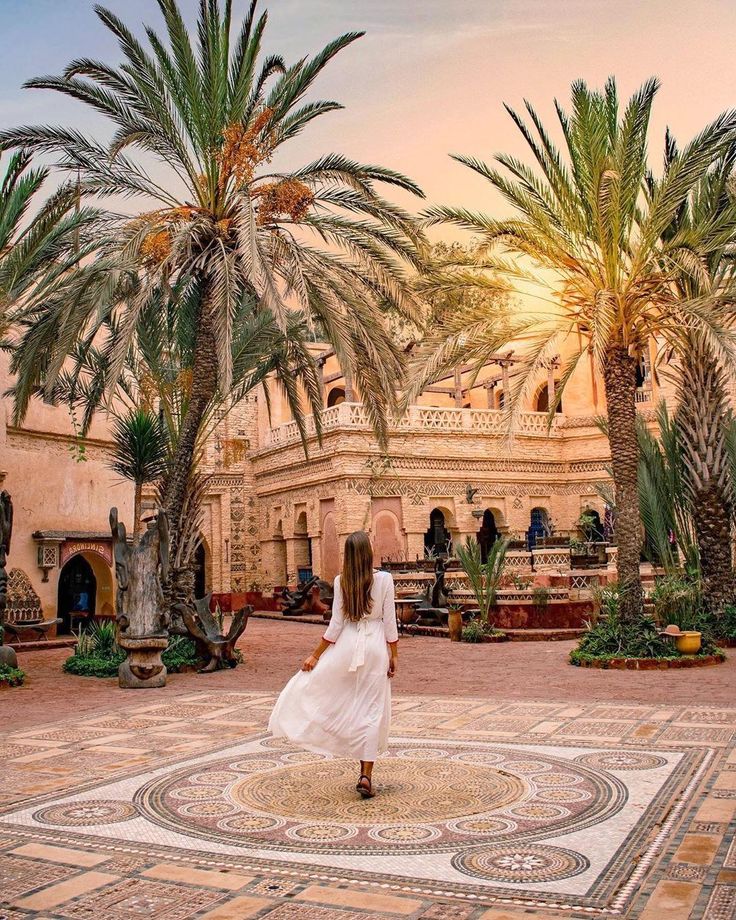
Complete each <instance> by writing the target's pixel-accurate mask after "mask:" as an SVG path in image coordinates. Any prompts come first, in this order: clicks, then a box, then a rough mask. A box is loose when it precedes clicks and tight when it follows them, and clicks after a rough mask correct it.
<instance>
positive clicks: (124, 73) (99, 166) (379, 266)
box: [0, 0, 421, 544]
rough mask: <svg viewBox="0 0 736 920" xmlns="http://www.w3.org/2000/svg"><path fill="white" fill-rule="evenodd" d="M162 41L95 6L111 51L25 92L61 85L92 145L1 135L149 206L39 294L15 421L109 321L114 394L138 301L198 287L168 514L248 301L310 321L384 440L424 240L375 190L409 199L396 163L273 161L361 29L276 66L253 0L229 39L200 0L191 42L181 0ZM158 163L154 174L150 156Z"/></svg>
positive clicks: (211, 0) (58, 133)
mask: <svg viewBox="0 0 736 920" xmlns="http://www.w3.org/2000/svg"><path fill="white" fill-rule="evenodd" d="M157 5H158V8H159V10H160V12H161V14H162V16H163V19H164V22H165V28H166V32H165V36H164V37H163V38H162V37H161V36H159V35H158V34H157V33H156V32H155V31H154V30H153V29H151V28H146V30H145V31H146V37H147V46H146V45H145V44H144V43H142V42H140V41H139V40H138V39H137V38H136V36H135V35H134V34H133V32H132V31H131V30H130V29H129V28H128V27H127V26H126V25H125V24H124V23H123V22H122V21H121V20H120V19H119V18H118V17H117V16H115V15H114V14H113V13H112V12H110V11H109V10H106V9H104V8H102V7H96V12H97V15H98V16H99V18H100V19H101V21H102V22H103V24H104V25H105V26H106V27H107V28H108V29H109V30H110V31H111V32H112V33H113V35H114V36H115V37H116V38H117V40H118V43H119V46H120V50H121V53H122V57H123V63H122V64H121V65H120V66H117V67H114V66H110V65H108V64H105V63H104V62H100V61H95V60H90V59H88V58H81V59H78V60H75V61H73V62H72V63H71V64H70V65H69V66H68V67H67V68H66V70H65V72H64V73H63V75H62V76H60V77H41V78H38V79H34V80H30V81H29V83H28V84H27V85H28V86H30V87H34V88H40V89H50V90H54V91H57V92H60V93H63V94H65V95H68V96H71V97H72V98H75V99H77V100H80V101H81V102H83V103H85V104H86V105H88V106H90V107H91V108H93V109H94V110H96V111H97V112H99V113H102V115H104V116H105V117H106V118H107V119H108V121H109V122H110V124H111V126H112V128H113V129H114V134H113V137H112V140H111V142H110V143H109V144H101V143H99V142H97V141H95V140H93V139H91V138H87V137H85V136H84V135H83V134H81V133H80V132H78V131H76V130H74V129H72V128H57V127H43V126H41V127H22V128H17V129H14V130H10V131H6V132H3V133H2V135H0V143H5V144H9V145H16V146H21V145H22V146H25V147H27V148H29V149H32V150H34V151H39V152H44V153H52V154H56V155H57V161H56V165H57V167H58V168H60V169H62V170H67V171H71V172H72V173H73V174H74V175H78V176H79V188H80V194H81V196H82V197H83V198H86V197H87V196H112V195H114V196H117V197H119V198H124V199H132V198H140V197H142V198H144V199H146V200H147V201H148V202H149V204H148V205H147V210H146V211H145V212H141V213H139V214H138V215H137V216H136V217H134V218H132V219H130V218H126V217H121V216H115V215H112V214H105V215H103V216H101V217H100V219H99V221H98V231H99V245H98V250H97V257H96V259H95V260H94V262H93V263H92V264H91V265H88V266H85V268H84V270H83V271H80V272H78V273H74V274H73V275H72V276H71V277H70V278H69V279H67V284H66V287H65V289H64V290H63V292H62V291H59V292H58V296H56V297H52V298H47V299H46V301H45V303H44V305H43V307H42V309H40V310H39V312H38V313H37V314H36V317H35V323H34V328H33V329H30V330H29V331H28V338H29V340H30V342H31V343H32V347H31V348H30V349H29V350H28V352H27V354H28V355H31V354H33V355H34V359H33V361H32V362H31V363H28V362H27V361H25V360H23V359H22V357H21V359H19V360H18V361H17V362H16V369H17V371H18V374H19V387H18V394H19V397H18V399H17V401H16V416H17V417H21V416H22V415H23V412H24V411H25V409H26V406H27V400H28V398H30V393H31V392H32V383H29V382H31V381H32V382H38V380H39V378H40V379H41V380H42V382H43V384H44V386H45V388H46V390H47V391H48V392H51V391H53V388H54V385H55V381H56V379H57V377H58V375H59V373H60V371H61V369H62V367H63V364H64V361H65V360H66V358H67V356H68V355H69V354H70V353H72V351H73V350H74V348H75V346H76V344H77V343H78V342H79V341H83V342H89V341H92V340H94V339H95V337H96V336H97V335H99V334H101V333H104V332H105V331H106V330H107V331H109V329H110V327H111V325H114V328H115V330H116V335H115V337H114V339H113V338H112V337H110V338H108V343H107V347H108V351H109V362H110V369H109V374H108V387H109V390H108V397H109V395H110V394H111V393H112V392H113V391H114V388H115V386H116V384H117V381H118V379H119V376H120V371H121V369H122V367H123V365H124V363H125V359H126V355H127V353H128V351H129V348H130V344H131V342H132V340H133V338H134V335H135V330H136V327H137V322H138V317H139V315H140V313H141V311H142V310H144V309H145V306H146V304H147V303H148V302H149V301H150V300H151V299H152V298H153V297H155V296H157V293H158V292H160V291H161V290H162V289H167V288H169V287H171V286H173V285H175V284H186V285H187V286H192V287H193V288H194V290H195V292H196V297H195V300H196V303H197V304H198V314H197V321H196V336H195V339H194V342H193V359H192V383H191V388H190V391H189V393H188V399H187V405H186V411H185V413H184V416H183V419H182V424H181V431H180V435H179V438H178V442H177V445H176V452H175V456H174V459H173V462H172V464H171V467H170V470H169V472H168V474H167V476H166V479H165V482H164V487H163V505H164V508H165V510H166V511H167V512H168V515H169V518H170V520H171V521H172V543H173V544H175V542H176V539H177V535H176V521H178V519H179V517H180V516H181V513H182V509H183V507H184V503H185V496H186V490H187V483H188V481H189V477H190V471H191V469H192V464H193V461H194V457H195V452H196V449H197V443H198V440H199V437H200V434H201V430H202V426H203V423H204V419H205V418H206V415H207V413H208V411H209V409H210V407H211V406H212V404H213V401H214V400H215V399H216V398H217V395H218V394H220V395H221V396H222V395H226V394H227V393H228V392H229V390H230V387H231V383H232V379H233V364H232V340H233V335H234V324H233V315H234V313H235V311H236V308H237V306H238V305H239V304H241V303H242V302H244V301H245V302H247V303H249V304H250V310H251V313H252V314H253V315H256V314H257V313H259V312H261V311H267V312H268V313H269V315H270V316H271V317H273V320H274V321H275V322H276V323H277V325H278V326H279V328H280V329H281V330H282V331H284V330H285V329H286V328H287V326H288V322H289V318H288V314H289V309H288V308H289V307H291V308H292V309H294V310H297V311H299V312H301V313H302V314H303V315H304V316H305V317H306V318H307V319H308V320H309V321H310V322H312V323H315V324H317V325H319V326H320V327H321V328H322V329H323V330H324V332H325V335H326V336H327V338H328V339H329V341H330V342H331V344H332V345H333V346H334V348H335V351H336V353H337V355H338V358H339V360H340V362H341V364H342V366H343V368H344V369H345V370H347V371H349V372H350V373H351V374H352V376H353V378H354V380H355V381H356V384H357V385H358V387H359V389H360V392H361V396H362V399H363V402H364V404H365V406H366V408H367V410H368V412H369V414H370V417H371V419H372V420H373V422H374V425H375V426H376V429H377V431H378V433H379V435H380V436H382V437H384V436H385V434H386V425H387V422H386V416H387V413H388V411H389V410H390V409H391V408H392V405H393V402H394V384H395V381H396V380H397V378H398V377H399V375H400V372H401V369H402V356H401V352H400V350H399V349H398V348H397V346H396V345H395V344H394V343H393V342H392V340H391V337H390V336H389V334H388V331H387V323H386V315H387V313H389V312H392V311H393V312H394V313H397V314H400V315H403V316H406V317H407V318H409V319H413V318H416V317H417V316H418V301H417V300H416V298H415V295H414V294H413V292H412V291H411V287H410V285H409V284H408V282H407V273H408V271H409V270H410V269H411V268H413V267H415V266H416V265H417V259H418V245H419V244H420V242H421V236H420V234H419V232H418V231H417V228H416V225H415V222H414V220H413V219H412V217H411V216H410V215H409V214H408V213H407V212H406V211H404V210H403V209H402V208H400V207H397V206H395V205H393V204H391V203H389V202H388V201H386V200H385V199H384V198H382V197H381V195H380V194H379V192H378V191H377V185H378V184H386V185H388V186H392V187H394V188H399V189H402V190H404V191H407V192H409V193H412V194H415V195H420V194H421V192H420V190H419V189H418V188H417V186H416V185H415V184H414V183H413V182H411V181H410V180H409V179H407V178H406V177H404V176H402V175H401V174H399V173H397V172H394V171H392V170H389V169H386V168H383V167H380V166H370V165H363V164H360V163H357V162H354V161H353V160H350V159H348V158H347V157H344V156H341V155H338V154H327V155H324V156H321V157H319V158H318V159H316V160H314V161H312V162H311V163H309V164H307V165H305V166H303V167H301V168H297V169H286V170H284V169H281V170H279V169H276V168H275V167H274V166H271V164H272V161H273V160H274V158H275V157H276V156H277V155H279V154H280V153H281V152H282V148H283V147H284V145H285V144H287V143H288V142H289V141H290V140H292V139H293V138H295V137H296V136H297V135H299V134H300V133H301V132H302V131H303V130H304V129H305V128H306V127H307V126H308V125H309V124H310V122H312V121H313V120H314V119H316V118H318V117H319V116H321V115H324V114H326V113H328V112H331V111H334V110H335V109H338V108H340V106H339V105H338V104H337V103H336V102H332V101H320V100H315V101H304V97H305V94H306V93H307V92H308V91H309V90H310V88H311V86H312V84H313V83H314V81H315V79H316V78H317V76H318V75H319V74H320V72H321V71H322V70H323V68H324V67H325V66H326V65H327V64H328V63H329V62H330V61H331V60H332V59H333V58H334V57H335V55H336V54H338V53H339V52H340V51H341V50H343V49H344V48H346V47H347V46H348V45H350V44H351V43H352V42H354V41H355V40H356V39H357V38H359V37H360V34H361V33H356V32H351V33H348V34H345V35H342V36H340V37H339V38H337V39H336V40H335V41H332V42H330V43H329V44H328V45H327V46H326V47H325V48H324V49H323V50H322V51H320V52H319V53H318V54H316V55H315V56H314V57H312V58H306V57H305V58H302V59H301V60H299V61H297V62H296V63H294V64H291V65H287V64H286V63H285V62H284V60H283V59H282V58H281V57H280V56H279V55H269V56H265V57H264V56H263V55H262V51H261V46H262V41H263V36H264V31H265V28H266V22H267V14H266V13H263V14H262V15H260V16H258V15H257V0H252V2H251V4H250V7H249V10H248V13H247V16H246V18H245V20H244V22H243V24H242V27H241V29H240V30H239V32H238V33H237V34H235V32H234V29H233V22H232V0H223V2H220V0H202V2H201V3H200V6H199V16H198V21H197V40H196V42H193V41H192V40H191V39H190V36H189V34H188V32H187V29H186V26H185V23H184V19H183V16H182V13H181V10H180V9H179V6H178V5H177V3H176V2H175V0H157ZM151 162H153V163H155V170H154V169H150V171H149V166H150V163H151Z"/></svg>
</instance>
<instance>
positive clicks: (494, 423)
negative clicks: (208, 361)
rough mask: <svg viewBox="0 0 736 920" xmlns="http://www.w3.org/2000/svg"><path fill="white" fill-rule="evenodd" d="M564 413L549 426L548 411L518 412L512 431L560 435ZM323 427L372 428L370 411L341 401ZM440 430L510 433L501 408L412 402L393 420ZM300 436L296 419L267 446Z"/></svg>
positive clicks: (401, 426) (402, 428)
mask: <svg viewBox="0 0 736 920" xmlns="http://www.w3.org/2000/svg"><path fill="white" fill-rule="evenodd" d="M562 419H563V416H561V415H557V416H556V417H555V419H554V421H553V423H552V427H551V428H549V416H548V414H547V413H546V412H519V413H518V415H517V416H516V418H515V421H514V427H513V434H514V435H517V436H523V437H534V438H548V437H552V438H554V437H559V436H560V432H559V426H560V424H561V422H562ZM322 430H323V432H325V433H327V432H330V431H337V430H346V431H370V430H371V424H370V420H369V418H368V413H367V412H366V410H365V408H364V407H363V405H362V404H361V403H341V404H340V405H339V406H333V407H332V408H330V409H325V410H324V411H323V412H322ZM307 432H308V434H309V436H310V437H313V436H314V434H315V427H314V418H313V417H312V416H310V417H309V418H308V419H307ZM432 432H437V433H439V434H448V433H451V432H458V433H463V434H475V435H496V436H499V437H502V436H504V435H506V434H508V433H509V429H508V421H507V419H506V416H505V414H504V413H503V411H501V410H499V409H454V408H445V409H440V408H435V407H433V406H410V407H409V409H408V411H407V412H406V413H405V414H404V415H403V416H402V417H401V418H399V419H396V420H394V422H393V423H392V424H391V433H392V434H397V435H399V434H408V433H412V434H427V433H432ZM298 440H299V429H298V428H297V426H296V422H287V423H286V424H285V425H279V426H277V427H275V428H271V429H270V430H269V432H268V434H267V435H266V442H265V445H264V446H265V447H266V448H270V447H277V446H278V447H280V446H284V445H287V444H293V443H295V442H297V441H298Z"/></svg>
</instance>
